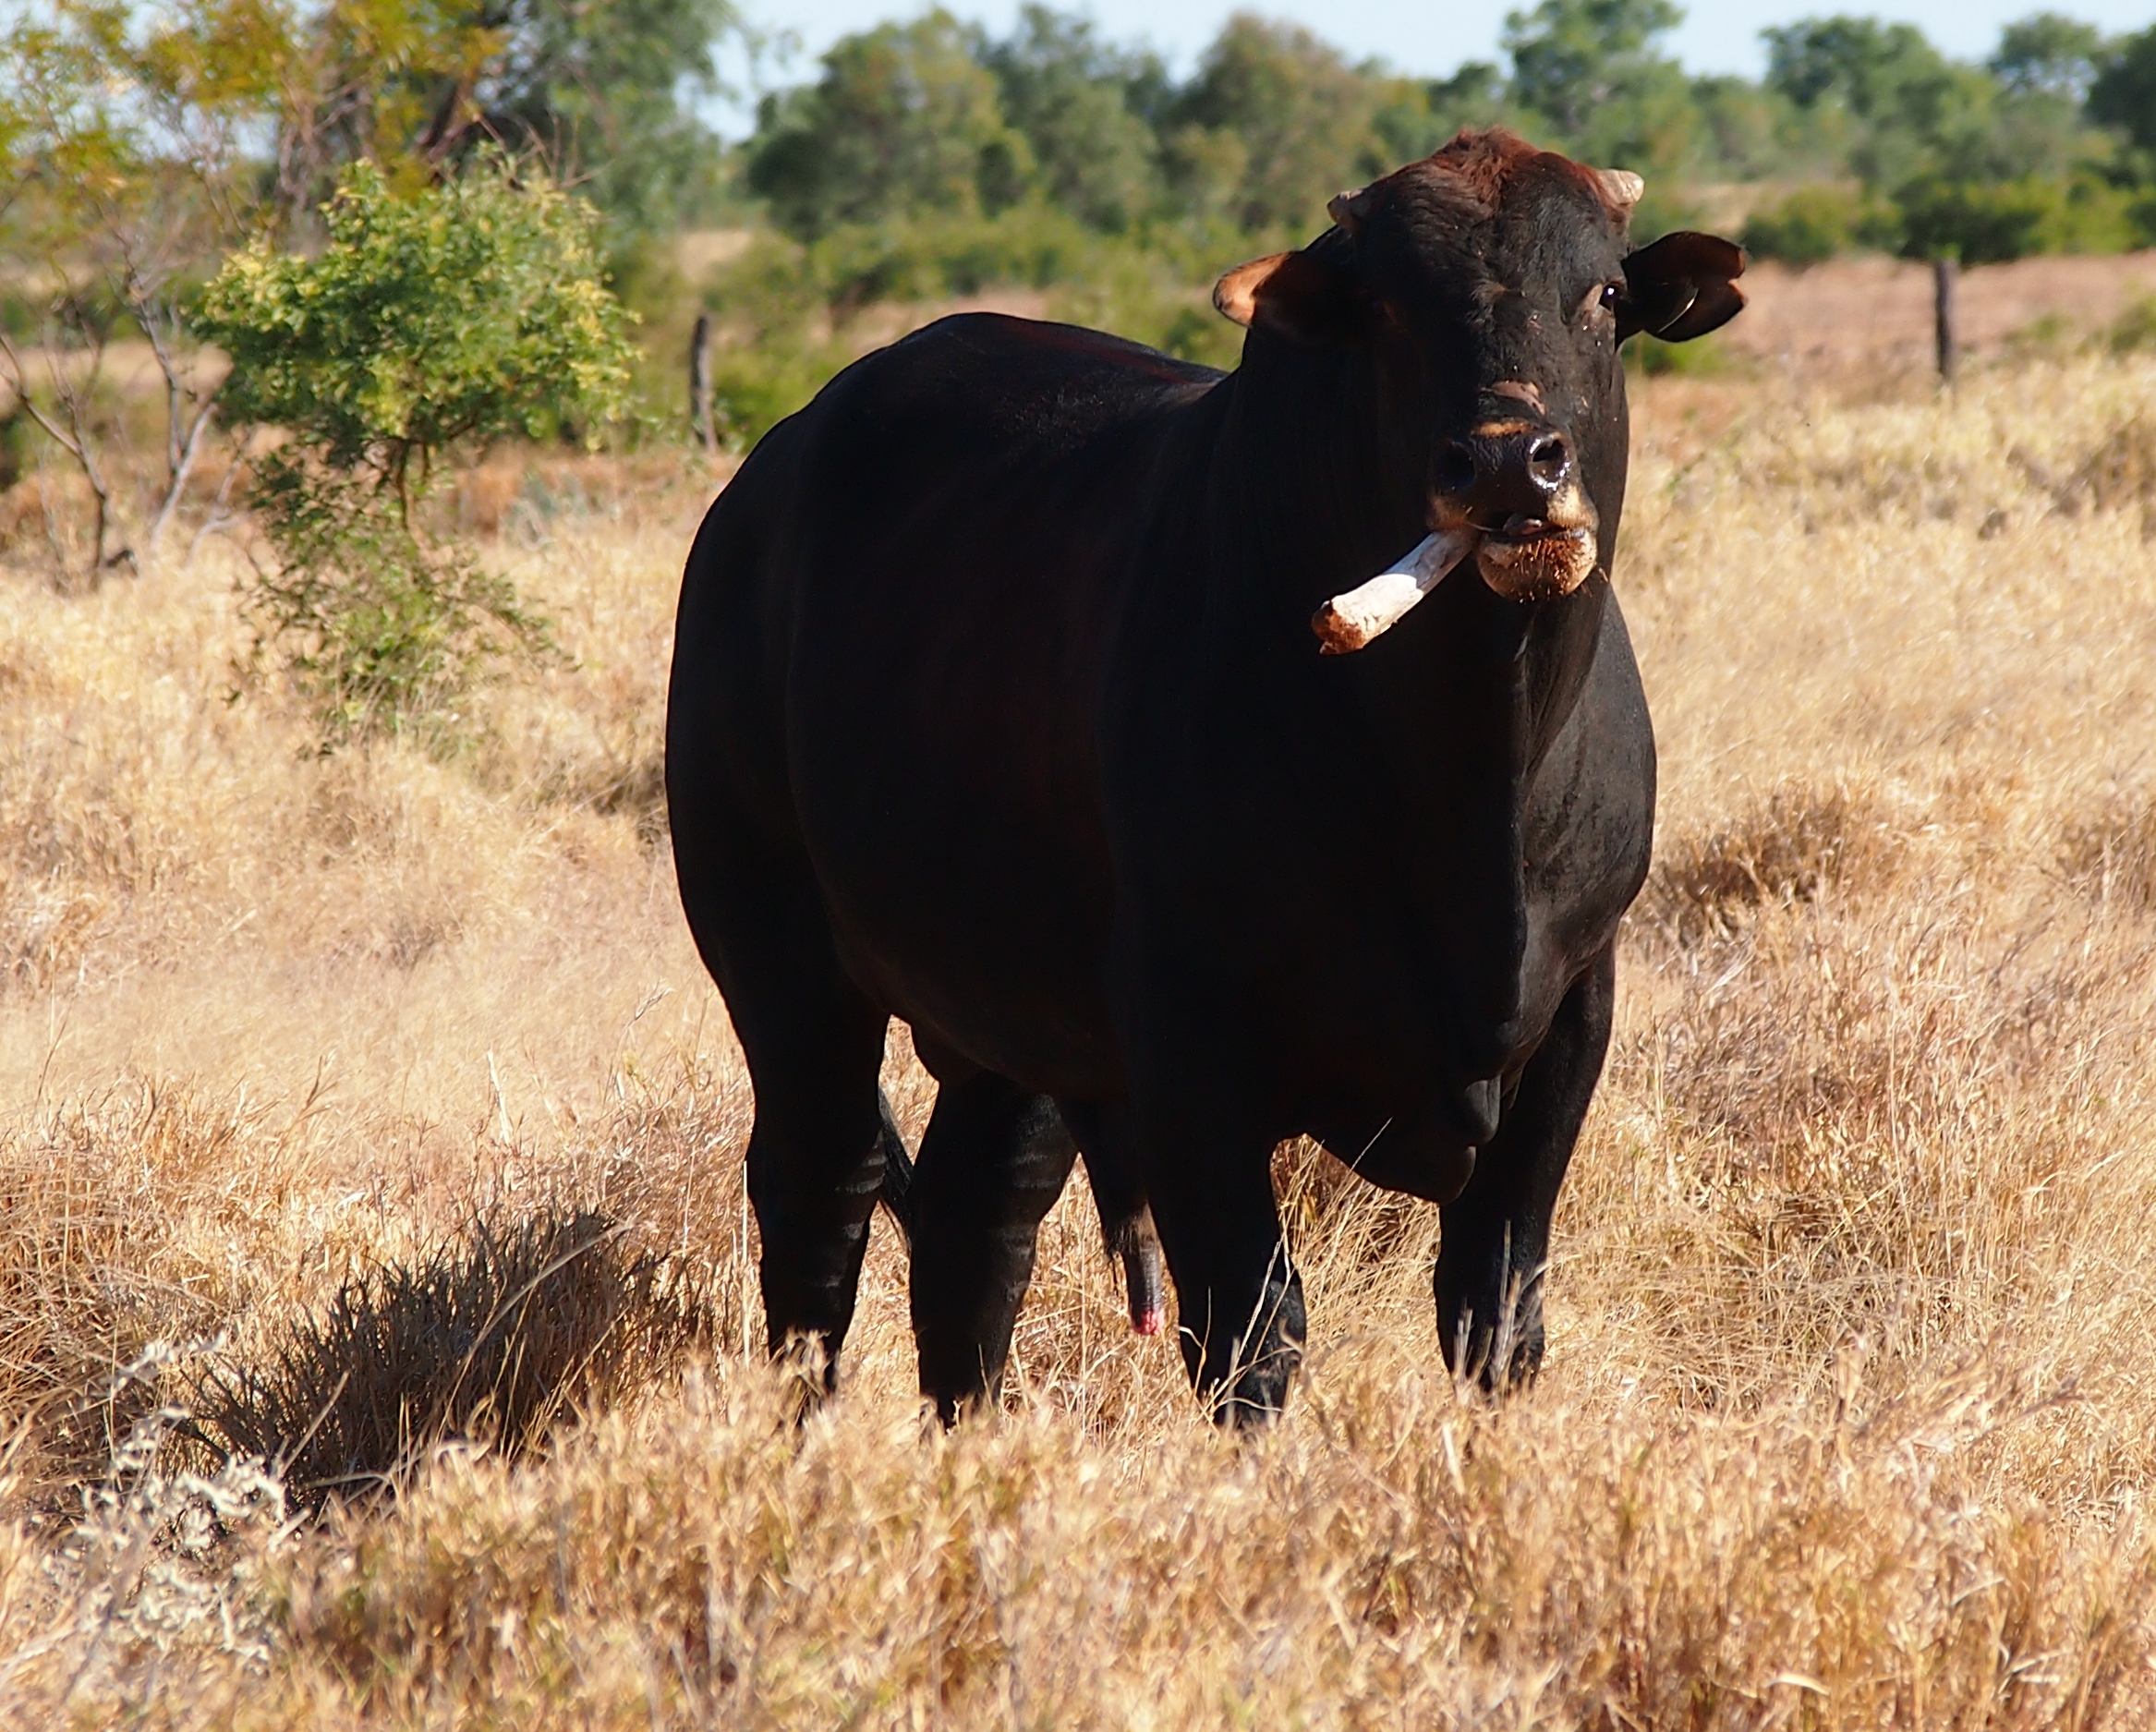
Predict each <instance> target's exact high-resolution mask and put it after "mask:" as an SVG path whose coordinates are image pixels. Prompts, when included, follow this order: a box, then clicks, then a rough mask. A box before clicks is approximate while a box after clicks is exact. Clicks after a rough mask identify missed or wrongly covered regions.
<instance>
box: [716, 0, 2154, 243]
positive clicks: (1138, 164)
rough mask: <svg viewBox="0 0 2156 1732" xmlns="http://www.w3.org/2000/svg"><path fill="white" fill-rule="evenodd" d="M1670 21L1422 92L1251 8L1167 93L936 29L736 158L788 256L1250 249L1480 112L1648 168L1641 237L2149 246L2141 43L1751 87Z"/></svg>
mask: <svg viewBox="0 0 2156 1732" xmlns="http://www.w3.org/2000/svg"><path fill="white" fill-rule="evenodd" d="M1681 18H1682V14H1681V12H1680V10H1679V9H1678V6H1676V5H1675V4H1674V0H1539V4H1538V5H1536V6H1534V7H1533V9H1532V11H1520V12H1514V13H1512V14H1511V15H1510V16H1509V17H1508V21H1507V24H1506V28H1505V32H1504V36H1503V39H1502V41H1503V48H1504V52H1505V55H1506V57H1507V64H1506V65H1505V66H1502V67H1500V66H1497V65H1493V64H1487V63H1481V62H1471V63H1469V64H1467V65H1464V66H1462V67H1459V68H1457V69H1456V70H1455V71H1453V72H1452V73H1451V74H1450V75H1448V76H1447V77H1444V78H1440V79H1417V78H1411V77H1408V76H1405V75H1403V74H1400V73H1399V72H1397V71H1395V70H1393V69H1391V68H1389V67H1386V66H1384V65H1382V64H1381V63H1378V62H1375V61H1363V62H1360V63H1358V62H1352V61H1351V60H1350V59H1349V58H1348V57H1347V56H1345V55H1342V54H1341V53H1340V52H1339V51H1338V50H1337V49H1335V48H1333V47H1331V46H1330V45H1328V44H1327V43H1326V42H1323V41H1321V40H1320V39H1319V38H1317V37H1316V36H1314V35H1313V34H1311V33H1310V32H1309V31H1307V30H1302V29H1300V28H1298V27H1295V26H1293V25H1288V24H1280V23H1274V22H1269V21H1267V20H1266V19H1264V18H1259V17H1256V16H1254V15H1247V14H1246V15H1240V16H1237V17H1235V18H1231V19H1230V20H1229V22H1228V24H1227V25H1226V26H1225V27H1224V28H1223V29H1222V30H1221V31H1220V33H1219V35H1218V36H1217V38H1216V39H1215V40H1214V42H1213V43H1212V45H1211V46H1210V47H1209V48H1208V49H1207V50H1206V51H1205V55H1204V56H1203V57H1202V58H1201V60H1200V61H1199V63H1198V66H1197V67H1196V69H1195V71H1194V72H1193V75H1192V76H1191V77H1189V78H1188V79H1181V80H1178V79H1174V78H1172V77H1170V76H1169V72H1168V70H1167V68H1166V67H1165V66H1164V65H1163V63H1162V62H1161V61H1160V59H1159V58H1158V57H1157V55H1152V54H1150V53H1147V52H1145V51H1144V50H1141V49H1134V48H1130V47H1125V46H1121V45H1119V44H1116V43H1114V42H1109V41H1107V40H1105V39H1104V38H1103V37H1102V36H1101V35H1100V34H1099V32H1098V31H1097V30H1096V29H1095V28H1094V27H1093V26H1092V25H1091V24H1090V23H1089V22H1087V21H1086V20H1085V19H1084V18H1081V17H1077V16H1074V15H1071V14H1065V13H1059V12H1056V11H1053V10H1051V9H1050V8H1048V6H1041V5H1037V4H1036V5H1032V6H1027V7H1026V8H1025V9H1024V11H1023V13H1022V15H1021V17H1020V19H1019V22H1018V24H1017V27H1016V28H1015V30H1013V31H1012V32H1011V34H1010V35H1009V36H1007V37H996V36H993V35H991V34H989V33H988V32H987V31H985V30H981V29H980V28H978V27H977V26H970V25H965V24H962V23H961V22H959V21H958V20H957V19H956V18H953V17H951V15H950V14H949V13H947V12H944V11H941V10H932V11H929V12H927V13H924V14H922V15H921V16H919V17H917V18H912V19H909V20H903V21H894V22H890V23H886V24H882V25H879V26H878V27H877V28H875V29H874V30H867V31H865V32H862V33H860V34H857V35H854V36H849V37H847V38H845V39H844V40H843V41H842V42H839V43H837V44H836V45H835V46H834V47H833V48H832V49H831V50H830V52H829V53H828V54H827V55H825V56H824V57H823V60H822V63H821V69H820V75H819V76H818V78H817V79H815V80H814V81H812V82H808V83H805V84H803V85H801V86H800V87H798V88H796V89H793V90H789V91H782V92H780V93H776V94H773V95H770V96H768V97H766V98H765V100H764V101H763V103H762V104H761V107H760V109H759V112H758V115H757V127H756V131H755V135H754V136H753V137H752V138H751V139H749V140H748V141H747V143H746V145H745V147H744V149H743V151H742V153H741V167H742V171H743V176H744V182H745V188H746V190H747V191H748V192H749V193H750V194H752V195H753V196H754V197H755V198H757V199H758V200H761V201H762V202H763V204H764V205H765V207H766V208H767V209H768V211H769V214H770V217H771V219H772V220H773V221H774V222H775V223H776V224H778V225H779V226H780V227H781V229H783V230H784V231H785V232H786V233H787V234H789V235H791V236H794V237H795V238H796V239H798V240H800V241H802V242H805V243H814V242H818V241H819V240H822V239H823V238H825V237H826V236H830V235H831V234H833V233H834V232H836V231H839V230H842V229H843V228H845V227H847V226H849V225H861V224H890V223H894V222H909V221H916V220H920V219H922V218H934V217H939V216H949V215H952V214H960V213H964V214H975V213H977V214H985V215H991V216H992V215H995V214H997V213H999V212H1004V211H1010V210H1015V209H1020V208H1022V207H1024V206H1025V205H1027V204H1029V203H1032V204H1036V205H1039V206H1043V207H1047V208H1050V209H1053V210H1055V211H1058V212H1062V213H1065V214H1067V215H1069V216H1070V217H1072V218H1073V219H1075V220H1076V221H1077V222H1079V223H1081V224H1084V225H1085V226H1086V227H1087V228H1089V229H1092V230H1095V231H1097V232H1099V233H1103V234H1108V235H1118V236H1120V235H1127V234H1132V233H1144V232H1147V231H1150V230H1156V229H1158V228H1160V227H1162V226H1164V225H1167V226H1181V227H1184V228H1189V227H1192V226H1199V227H1204V226H1208V225H1219V224H1226V225H1229V226H1233V227H1236V228H1240V229H1242V230H1244V231H1246V232H1251V233H1260V232H1267V231H1271V230H1274V229H1278V228H1282V227H1288V228H1293V227H1295V226H1296V225H1301V226H1302V227H1304V228H1307V227H1308V226H1309V225H1310V224H1312V222H1313V221H1314V212H1316V211H1317V210H1318V208H1319V205H1320V202H1321V200H1320V193H1321V191H1322V190H1323V189H1324V188H1333V187H1343V186H1350V185H1353V184H1356V183H1358V182H1359V181H1361V180H1363V179H1366V178H1368V177H1369V176H1372V175H1375V174H1377V173H1381V172H1383V171H1384V170H1386V169H1387V168H1390V167H1393V166H1395V165H1397V164H1399V163H1401V162H1404V161H1407V160H1409V159H1411V158H1412V157H1415V156H1419V155H1423V154H1424V153H1426V152H1427V151H1430V150H1432V149H1434V148H1435V147H1436V145H1438V144H1439V143H1441V142H1442V141H1443V140H1444V139H1446V138H1447V137H1449V136H1450V134H1451V133H1452V132H1453V131H1454V130H1455V129H1456V128H1458V127H1460V126H1462V125H1471V124H1472V125H1486V124H1490V123H1493V122H1496V123H1502V124H1505V125H1508V126H1510V127H1514V128H1515V129H1517V130H1519V131H1520V132H1522V133H1524V134H1526V135H1527V136H1528V137H1529V138H1531V139H1535V140H1537V141H1538V142H1543V143H1546V144H1548V145H1550V146H1552V147H1554V148H1557V149H1561V150H1564V151H1569V152H1570V153H1572V154H1574V155H1577V156H1580V157H1582V158H1584V159H1586V160H1589V161H1592V162H1594V163H1597V164H1605V165H1608V166H1617V167H1626V168H1631V169H1634V170H1637V171H1639V172H1640V173H1641V174H1643V175H1645V176H1646V177H1647V180H1648V184H1649V187H1650V188H1651V189H1652V191H1653V195H1654V201H1653V204H1652V205H1650V207H1649V208H1648V209H1647V210H1646V211H1644V212H1642V222H1643V224H1644V225H1646V226H1647V227H1649V228H1652V227H1653V226H1657V225H1660V226H1666V225H1668V224H1671V223H1673V222H1675V221H1677V220H1679V219H1681V218H1683V217H1685V216H1687V215H1688V214H1690V212H1689V211H1688V208H1687V206H1688V200H1687V197H1686V189H1687V188H1695V187H1697V186H1700V185H1702V184H1708V183H1729V182H1754V183H1758V182H1775V183H1781V182H1787V183H1793V184H1792V185H1791V186H1790V187H1789V188H1787V191H1786V192H1781V193H1779V194H1778V196H1776V197H1774V198H1773V199H1770V200H1766V201H1764V203H1763V206H1762V209H1761V211H1760V212H1758V215H1757V219H1756V221H1755V223H1754V224H1753V228H1752V232H1751V233H1750V235H1749V236H1748V240H1749V241H1750V244H1751V245H1752V246H1753V248H1754V249H1755V250H1757V251H1760V252H1763V253H1768V254H1773V255H1780V256H1784V257H1787V258H1791V259H1795V260H1799V261H1805V260H1812V259H1816V258H1819V257H1823V256H1824V255H1825V254H1827V253H1830V252H1833V251H1836V250H1840V249H1843V248H1850V247H1856V246H1864V247H1871V248H1883V249H1886V250H1892V251H1899V252H1905V253H1908V254H1910V255H1913V256H1926V257H1929V256H1937V255H1942V254H1950V255H1953V256H1956V257H1958V258H1960V259H1962V260H1964V261H1966V262H1969V263H1978V262H1984V261H1988V260H2000V259H2008V258H2014V257H2018V256H2020V255H2022V254H2025V253H2030V252H2041V251H2059V250H2116V249H2120V248H2128V247H2133V246H2138V245H2148V244H2150V243H2151V242H2156V28H2152V29H2150V30H2144V31H2142V32H2140V33H2138V34H2137V35H2129V36H2126V37H2118V38H2109V37H2106V36H2105V35H2104V34H2103V33H2102V32H2101V30H2097V29H2096V28H2095V27H2094V26H2091V25H2089V24H2085V23H2082V22H2079V21H2077V20H2076V19H2073V18H2067V17H2065V16H2062V15H2060V14H2058V13H2051V12H2045V13H2039V14H2036V15H2034V16H2032V17H2029V18H2025V19H2023V20H2021V21H2020V22H2018V23H2016V24H2013V25H2010V26H2008V27H2007V28H2006V29H2005V31H2004V32H2003V33H2002V35H2001V37H2000V39H1999V42H1998V45H1997V48H1996V50H1995V51H1994V52H1993V53H1992V55H1991V56H1990V57H1989V58H1988V59H1986V60H1985V61H1983V62H1982V63H1981V64H1967V63H1962V62H1957V61H1956V60H1954V59H1951V58H1950V57H1948V56H1947V55H1944V53H1942V52H1941V51H1940V50H1939V49H1938V48H1937V47H1936V46H1934V45H1933V44H1932V42H1930V41H1928V40H1927V39H1926V38H1925V36H1924V35H1923V33H1922V32H1921V31H1920V30H1918V29H1917V28H1916V27H1914V26H1912V25H1908V24H1887V23H1883V22H1881V21H1879V20H1877V19H1874V18H1858V17H1847V16H1841V17H1828V18H1810V19H1805V20H1802V21H1800V22H1798V23H1794V24H1790V25H1787V26H1784V27H1781V28H1778V29H1774V30H1767V31H1766V32H1764V35H1765V39H1766V45H1767V51H1768V54H1767V71H1766V75H1765V77H1764V78H1763V79H1759V80H1757V81H1754V80H1751V79H1743V78H1736V77H1728V76H1713V77H1699V76H1694V75H1692V74H1690V73H1688V72H1686V71H1685V70H1684V68H1683V67H1680V66H1679V65H1678V63H1677V62H1676V61H1675V60H1674V59H1673V58H1671V57H1670V56H1669V55H1667V53H1666V52H1665V50H1664V47H1663V43H1664V42H1665V39H1666V37H1667V35H1668V33H1669V31H1670V30H1673V29H1674V28H1675V26H1676V25H1677V24H1678V22H1679V21H1680V20H1681Z"/></svg>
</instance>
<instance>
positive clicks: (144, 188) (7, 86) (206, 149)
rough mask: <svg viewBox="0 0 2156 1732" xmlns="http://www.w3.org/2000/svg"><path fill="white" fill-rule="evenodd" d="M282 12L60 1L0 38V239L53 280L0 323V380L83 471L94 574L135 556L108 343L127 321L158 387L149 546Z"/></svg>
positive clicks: (196, 373) (241, 1)
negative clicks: (106, 397) (22, 315)
mask: <svg viewBox="0 0 2156 1732" xmlns="http://www.w3.org/2000/svg"><path fill="white" fill-rule="evenodd" d="M280 28H281V27H280V25H279V22H278V20H277V18H275V17H274V16H273V14H271V13H269V12H267V11H265V10H263V9H262V8H261V7H260V6H259V5H257V4H255V0H176V4H175V5H174V6H171V7H170V8H169V9H165V10H162V11H159V12H156V13H148V12H144V11H140V10H139V9H137V8H135V7H133V6H127V5H125V4H120V3H119V0H54V3H53V4H52V5H50V6H46V7H43V8H41V9H40V10H38V11H37V12H35V13H30V14H24V15H20V16H18V18H16V20H15V21H14V23H13V24H12V25H11V26H9V27H8V28H7V30H6V32H5V34H0V175H4V176H5V180H6V187H5V190H0V212H5V215H6V233H5V243H4V244H5V245H6V247H7V248H8V250H10V251H12V252H14V253H15V254H16V255H17V256H18V257H25V258H28V259H30V260H35V261H36V263H37V266H38V267H39V270H38V276H39V277H41V278H42V282H43V283H44V284H45V285H48V286H47V287H46V289H45V290H44V292H43V293H42V295H41V296H40V297H39V300H40V302H41V303H42V304H40V305H39V306H38V307H37V309H36V313H35V315H34V321H33V322H34V333H29V334H26V333H5V332H0V377H4V378H5V379H6V382H7V384H8V385H9V387H10V388H11V392H12V394H13V395H14V397H15V399H16V402H17V403H18V405H19V406H20V412H21V413H23V414H25V415H27V416H28V417H29V418H30V420H31V421H32V422H33V423H34V424H35V425H36V426H37V428H38V429H39V430H41V431H42V433H43V434H44V436H45V437H46V438H47V439H48V440H50V442H52V444H53V445H55V446H56V447H57V448H58V449H59V450H61V451H62V452H64V453H65V454H66V455H67V458H68V459H69V460H70V461H71V462H72V463H73V464H74V465H75V466H76V467H77V469H78V470H79V473H80V474H81V476H82V478H83V480H84V482H85V483H86V485H87V487H88V489H89V491H90V494H91V527H90V533H89V537H88V547H87V551H86V553H85V558H84V565H85V572H86V575H88V576H89V577H90V578H91V580H92V581H94V580H95V578H96V577H97V576H98V575H100V574H102V573H103V572H104V571H106V570H108V569H110V568H112V567H114V566H115V565H117V564H120V563H125V562H128V561H131V560H133V559H134V557H135V553H134V551H133V550H132V549H131V548H130V547H129V546H128V545H127V542H126V532H125V528H124V525H123V520H124V518H125V517H126V516H127V515H128V514H127V509H126V506H125V504H124V502H123V494H124V491H125V489H124V487H123V480H124V478H123V477H122V475H121V474H120V473H119V471H118V469H117V467H116V466H115V463H114V462H113V460H112V457H111V454H110V453H109V452H108V451H107V449H106V447H107V445H108V444H109V443H110V442H111V440H112V435H113V431H114V430H113V428H112V426H111V424H110V422H109V419H108V418H107V415H106V413H105V411H104V410H103V407H102V406H101V404H100V395H101V391H102V387H103V363H104V358H105V352H106V348H107V346H108V345H109V344H110V342H111V340H112V339H113V337H114V336H115V334H118V333H121V332H122V331H123V330H124V329H125V328H127V327H129V326H131V327H132V328H133V330H134V331H135V332H136V333H139V334H140V335H141V336H142V337H144V338H146V339H147V340H148V343H149V345H150V348H151V354H152V356H153V357H155V359H156V362H157V365H158V367H159V369H160V370H161V372H162V376H163V382H164V411H165V414H164V422H165V425H164V467H163V473H162V476H161V477H160V480H159V484H158V486H157V489H156V491H155V492H154V494H153V495H152V496H151V498H150V499H149V500H148V501H147V502H146V503H145V504H144V506H143V510H142V517H141V521H140V522H139V524H138V525H137V527H139V528H140V529H141V530H142V532H143V551H144V552H146V553H147V552H149V551H152V550H153V549H154V548H155V546H156V544H157V542H158V540H159V539H160V537H161V536H162V535H163V533H164V529H165V527H166V526H167V525H168V524H169V522H170V521H171V519H172V516H173V515H174V513H175V511H176V509H177V507H178V504H179V502H180V499H181V496H182V494H183V492H184V491H185V490H186V487H187V484H188V478H189V476H190V475H191V473H192V472H193V469H194V466H195V461H196V458H197V456H198V454H200V449H201V442H202V437H203V434H204V431H205V430H206V429H207V427H208V425H209V417H210V405H211V400H212V396H213V395H214V392H213V389H212V387H211V385H210V384H209V383H208V382H207V381H206V380H205V378H204V376H203V374H202V371H201V369H198V368H195V367H192V366H190V365H189V364H188V357H187V355H186V354H185V352H184V349H183V345H182V341H181V339H182V318H181V305H182V301H183V300H184V296H185V289H186V285H187V282H188V278H189V276H190V275H191V274H193V273H197V272H199V271H200V270H201V269H202V268H203V267H204V265H205V264H206V263H207V262H208V261H210V260H213V259H214V258H215V257H216V256H217V254H218V253H219V252H220V251H221V250H222V248H224V246H226V245H227V244H229V243H230V242H231V241H232V240H233V239H234V238H236V236H237V235H238V233H239V232H240V230H241V228H242V226H243V225H244V224H245V222H246V220H247V217H248V212H249V211H250V210H251V208H252V191H253V184H254V165H253V164H251V163H250V162H249V161H248V144H249V142H250V140H251V139H252V137H253V135H254V134H255V133H257V132H258V131H259V129H260V123H261V120H262V118H263V116H264V115H265V114H266V113H267V112H268V111H269V108H270V106H271V104H272V102H273V91H272V88H271V85H270V81H269V79H268V77H267V74H266V67H267V65H268V61H269V58H270V55H271V52H272V49H271V44H273V42H275V41H276V40H277V37H278V31H279V30H280Z"/></svg>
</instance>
